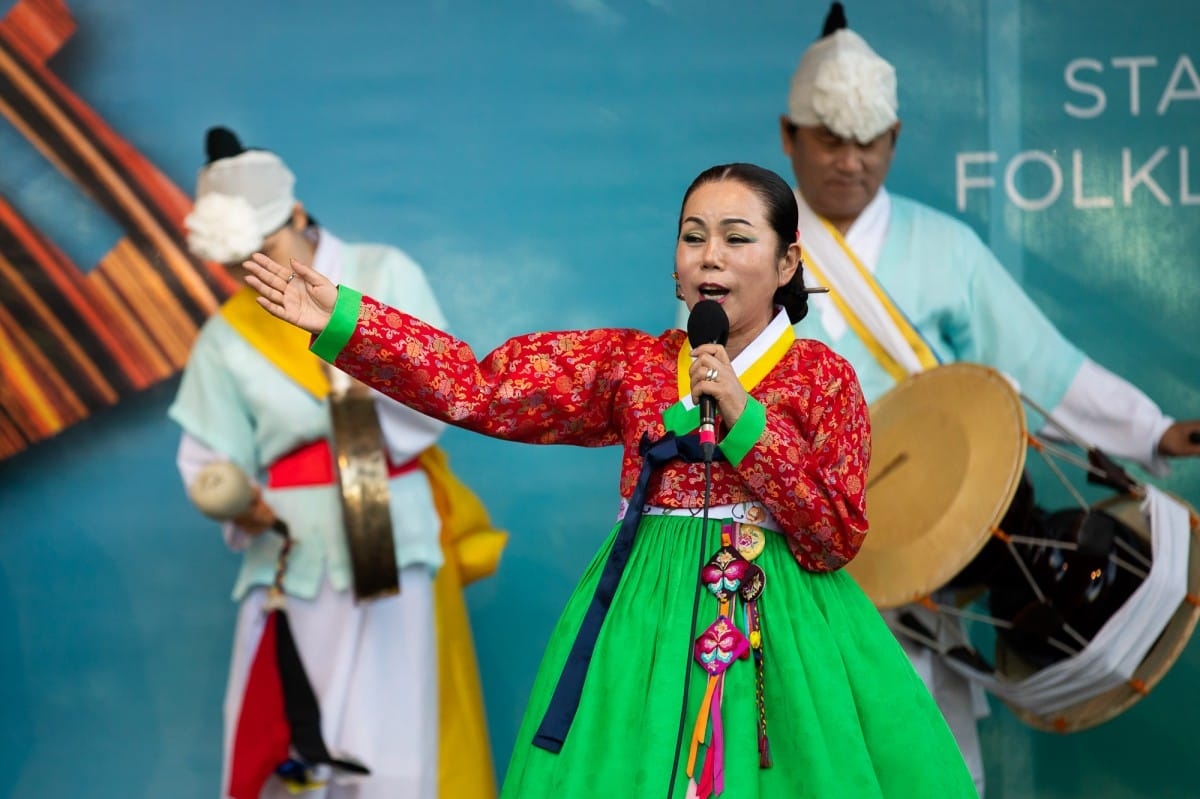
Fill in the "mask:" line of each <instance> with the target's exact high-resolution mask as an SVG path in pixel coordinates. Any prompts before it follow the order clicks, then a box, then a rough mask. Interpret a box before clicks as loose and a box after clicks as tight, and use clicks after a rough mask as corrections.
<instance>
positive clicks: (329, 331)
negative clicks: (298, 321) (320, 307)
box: [308, 285, 362, 363]
mask: <svg viewBox="0 0 1200 799" xmlns="http://www.w3.org/2000/svg"><path fill="white" fill-rule="evenodd" d="M361 307H362V294H361V293H360V292H357V291H355V290H354V289H352V288H350V287H348V286H342V285H339V286H338V297H337V302H336V303H334V306H333V313H332V314H330V315H329V322H327V323H326V325H325V329H324V330H322V331H321V332H320V333H318V334H317V337H316V338H315V339H313V343H312V344H310V345H309V347H308V348H309V349H310V350H311V351H312V352H313V354H314V355H316V356H317V357H318V358H320V359H321V360H323V361H327V362H329V363H333V362H334V361H335V360H337V356H338V355H340V354H341V352H342V348H344V347H345V346H346V344H347V343H348V342H349V341H350V337H351V336H353V335H354V331H355V329H357V328H358V311H359V309H360V308H361Z"/></svg>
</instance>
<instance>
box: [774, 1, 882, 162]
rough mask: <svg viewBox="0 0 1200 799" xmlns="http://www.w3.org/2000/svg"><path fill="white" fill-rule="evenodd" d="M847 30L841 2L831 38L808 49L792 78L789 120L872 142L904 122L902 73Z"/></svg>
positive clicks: (828, 23) (835, 12)
mask: <svg viewBox="0 0 1200 799" xmlns="http://www.w3.org/2000/svg"><path fill="white" fill-rule="evenodd" d="M831 23H832V25H831ZM839 25H840V27H837V29H836V30H830V27H831V26H839ZM844 26H845V17H844V15H843V14H842V10H841V3H834V4H833V8H831V10H830V12H829V19H827V20H826V26H825V28H826V29H825V35H824V36H822V38H820V39H818V40H817V41H816V42H814V43H813V45H812V46H811V47H809V48H808V50H806V51H805V53H804V55H803V56H802V57H801V59H800V64H799V66H797V67H796V72H795V74H793V75H792V87H791V92H790V93H789V94H788V118H789V119H791V120H792V122H795V123H796V124H797V125H805V126H815V125H824V126H825V127H827V128H829V129H830V130H831V131H833V132H834V133H836V134H837V135H839V136H842V137H844V138H847V139H855V140H856V141H858V142H861V143H863V144H866V143H867V142H869V141H871V140H872V139H874V138H876V137H877V136H879V135H880V134H882V133H883V132H885V131H886V130H887V129H888V128H890V127H891V126H892V125H894V124H896V120H897V119H898V118H899V117H898V116H897V112H898V110H899V102H898V101H897V99H896V70H895V68H894V67H893V66H892V65H891V64H889V63H888V62H887V61H885V60H884V59H883V58H882V57H880V56H879V54H878V53H876V52H875V51H874V50H872V49H871V46H870V45H869V44H867V43H866V41H865V40H864V39H863V38H862V37H861V36H859V35H858V34H857V33H855V32H854V31H852V30H850V29H848V28H846V27H844Z"/></svg>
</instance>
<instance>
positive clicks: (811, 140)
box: [780, 117, 900, 233]
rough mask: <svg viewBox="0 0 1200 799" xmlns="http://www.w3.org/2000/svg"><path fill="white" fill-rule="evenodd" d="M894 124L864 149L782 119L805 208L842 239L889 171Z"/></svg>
mask: <svg viewBox="0 0 1200 799" xmlns="http://www.w3.org/2000/svg"><path fill="white" fill-rule="evenodd" d="M899 133H900V123H899V122H897V123H896V124H895V125H893V126H892V127H891V128H888V129H887V130H886V131H884V132H883V133H882V134H880V135H879V136H876V137H875V138H874V139H872V140H871V141H869V142H867V143H866V144H862V143H860V142H857V141H855V140H854V139H844V138H842V137H841V136H838V135H837V134H836V133H834V132H833V131H831V130H829V128H826V127H825V126H823V125H822V126H820V127H807V126H802V125H797V124H795V123H794V122H792V121H791V120H790V119H788V118H787V117H782V118H781V119H780V135H781V137H782V141H783V151H784V153H786V154H787V157H788V158H789V159H791V162H792V172H793V174H795V176H796V186H797V187H798V188H799V189H800V194H801V195H802V196H803V197H804V200H805V202H807V203H808V206H809V207H810V208H812V209H813V211H815V212H816V213H817V214H819V215H820V216H823V217H825V218H826V219H828V220H829V221H830V222H832V223H833V224H834V226H835V227H837V228H838V229H839V230H841V231H842V232H843V233H845V232H846V231H847V230H848V229H849V228H850V225H851V224H852V223H853V222H854V220H855V219H857V218H858V215H859V214H860V213H862V210H863V209H864V208H866V207H867V203H869V202H871V200H872V199H874V197H875V195H876V194H877V193H878V192H879V187H880V186H882V185H883V181H884V179H885V178H887V173H888V170H889V169H891V167H892V156H893V155H894V154H895V152H896V137H897V135H899Z"/></svg>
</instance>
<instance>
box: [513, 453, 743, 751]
mask: <svg viewBox="0 0 1200 799" xmlns="http://www.w3.org/2000/svg"><path fill="white" fill-rule="evenodd" d="M638 454H640V455H641V456H642V469H641V471H640V472H639V473H638V479H637V485H636V486H635V487H634V489H633V496H632V497H630V499H629V507H628V509H627V510H626V511H625V518H624V519H622V520H621V527H620V529H619V530H618V531H617V536H616V538H615V539H614V540H613V545H612V550H611V551H610V552H609V553H608V560H607V561H605V563H604V570H603V571H602V572H601V573H600V580H599V582H597V583H596V592H595V593H594V594H593V595H592V603H591V604H590V605H589V606H588V609H587V613H586V614H585V615H584V617H583V624H581V625H580V627H579V632H578V634H576V636H575V643H574V644H573V645H572V646H571V652H570V654H569V655H567V661H566V663H564V664H563V669H562V673H561V674H560V675H559V678H558V685H557V686H555V688H554V695H553V696H552V697H551V698H550V705H549V707H547V708H546V714H545V715H544V716H542V723H541V725H539V726H538V730H537V734H535V735H534V737H533V745H534V746H536V747H539V748H541V749H545V750H547V751H549V752H556V753H557V752H560V751H562V747H563V743H564V742H565V741H566V739H567V733H568V732H570V730H571V723H572V722H573V721H574V720H575V713H576V711H577V710H579V699H580V697H581V696H582V695H583V682H584V679H585V678H586V677H587V670H588V664H590V663H591V660H592V652H593V651H594V650H595V648H596V641H597V639H598V638H599V637H600V628H601V627H602V626H603V625H604V617H605V616H606V615H607V614H608V609H609V607H610V606H611V605H612V600H613V596H614V595H615V594H616V592H617V586H618V585H620V584H621V575H622V574H623V573H624V571H625V564H626V563H628V562H629V555H630V553H631V552H632V551H633V539H634V535H635V534H636V533H637V528H638V524H639V523H640V522H641V520H642V508H643V507H644V506H645V504H646V490H647V488H648V487H649V485H650V475H651V474H652V473H653V472H654V470H655V469H656V468H658V467H659V466H662V465H663V464H665V463H668V462H669V461H672V460H674V459H676V458H681V459H683V460H685V461H687V462H689V463H699V462H701V461H703V460H704V455H703V453H702V452H701V449H700V437H699V435H697V434H696V433H690V434H688V435H686V436H676V435H675V434H674V433H672V432H667V434H666V435H665V436H663V437H662V438H660V439H658V440H657V441H651V440H650V435H649V434H648V433H643V434H642V441H641V443H640V444H639V445H638ZM713 460H724V456H722V454H721V451H720V450H719V449H718V450H717V451H716V453H715V454H714V456H713Z"/></svg>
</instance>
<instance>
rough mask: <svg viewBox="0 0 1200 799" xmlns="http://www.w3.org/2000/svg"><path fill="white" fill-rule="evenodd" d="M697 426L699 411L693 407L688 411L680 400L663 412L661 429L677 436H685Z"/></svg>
mask: <svg viewBox="0 0 1200 799" xmlns="http://www.w3.org/2000/svg"><path fill="white" fill-rule="evenodd" d="M699 426H700V409H699V408H697V407H696V406H695V405H693V406H692V409H691V410H690V411H689V410H688V409H686V408H684V407H683V401H682V400H681V401H679V402H676V403H675V404H674V405H672V406H671V407H669V408H667V409H666V410H665V411H663V427H665V428H666V429H667V430H669V431H670V432H672V433H674V434H675V435H677V436H686V435H687V434H688V433H690V432H692V431H693V430H695V429H696V428H697V427H699Z"/></svg>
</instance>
